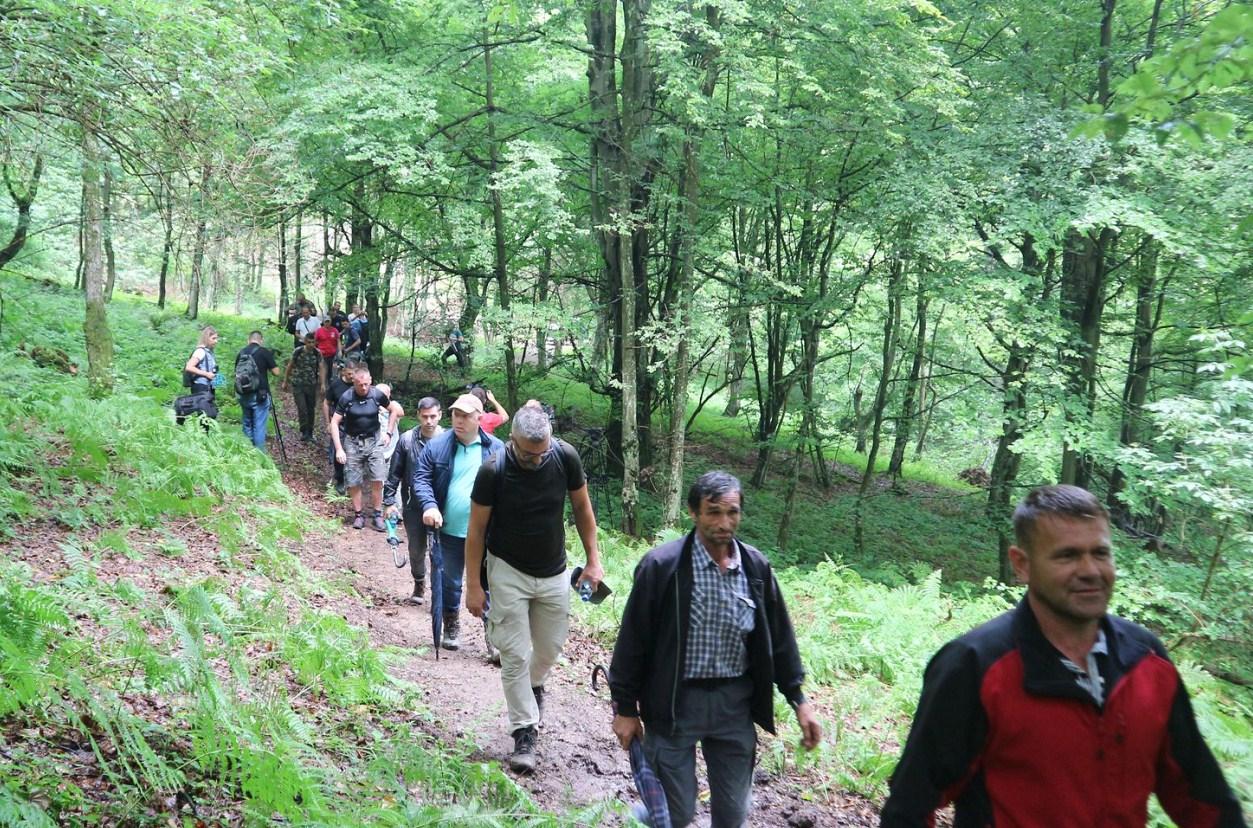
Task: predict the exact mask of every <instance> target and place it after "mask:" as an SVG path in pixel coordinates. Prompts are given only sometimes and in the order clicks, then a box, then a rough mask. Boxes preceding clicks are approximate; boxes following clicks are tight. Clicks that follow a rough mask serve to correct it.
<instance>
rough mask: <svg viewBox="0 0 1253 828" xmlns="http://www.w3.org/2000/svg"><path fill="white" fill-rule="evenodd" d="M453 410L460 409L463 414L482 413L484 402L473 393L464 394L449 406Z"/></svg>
mask: <svg viewBox="0 0 1253 828" xmlns="http://www.w3.org/2000/svg"><path fill="white" fill-rule="evenodd" d="M448 407H449V408H451V409H452V410H453V411H460V412H462V413H463V414H482V413H483V403H481V402H479V398H478V397H476V396H474V395H473V394H462V395H461V396H460V397H458V398H457V401H456V402H454V403H453V404H452V405H450V406H448Z"/></svg>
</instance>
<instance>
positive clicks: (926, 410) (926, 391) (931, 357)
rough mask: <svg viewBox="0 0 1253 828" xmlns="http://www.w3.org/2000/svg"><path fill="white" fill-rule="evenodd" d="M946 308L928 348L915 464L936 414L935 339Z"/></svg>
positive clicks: (920, 456) (936, 323) (941, 314)
mask: <svg viewBox="0 0 1253 828" xmlns="http://www.w3.org/2000/svg"><path fill="white" fill-rule="evenodd" d="M945 307H946V306H945V305H940V312H939V313H938V314H937V315H936V319H935V325H933V326H932V327H931V345H930V347H929V348H927V354H928V357H927V370H926V375H925V376H924V378H923V381H922V393H921V396H920V397H919V398H918V411H919V413H920V414H922V425H921V426H920V427H919V429H918V443H917V444H916V445H915V446H914V462H915V463H917V462H918V461H919V460H921V459H922V447H923V445H924V444H925V443H926V440H927V431H928V430H930V428H931V415H932V414H934V413H935V405H936V398H935V386H934V384H933V382H932V374H933V373H934V371H935V339H936V335H937V334H938V333H939V332H940V321H941V320H942V319H943V318H944V308H945Z"/></svg>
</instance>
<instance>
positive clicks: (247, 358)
mask: <svg viewBox="0 0 1253 828" xmlns="http://www.w3.org/2000/svg"><path fill="white" fill-rule="evenodd" d="M263 339H264V337H263V336H262V335H261V331H253V332H252V333H250V334H248V344H247V345H245V346H244V348H243V349H242V350H241V351H240V352H239V354H238V355H237V356H236V357H235V395H236V396H237V397H239V410H240V419H241V420H242V421H243V426H244V436H245V437H247V438H248V439H249V440H251V441H252V444H253V445H254V446H256V447H257V448H258V449H260V450H261V451H265V430H266V424H267V421H268V420H269V417H270V403H271V401H270V378H269V375H270V374H273V375H274V376H276V377H277V376H278V373H279V372H278V363H277V362H275V361H274V354H273V353H271V352H270V349H269V348H266V347H265V346H264V345H262V344H261V343H262V341H263Z"/></svg>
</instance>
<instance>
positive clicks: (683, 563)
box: [609, 532, 805, 733]
mask: <svg viewBox="0 0 1253 828" xmlns="http://www.w3.org/2000/svg"><path fill="white" fill-rule="evenodd" d="M692 543H693V534H692V533H691V532H689V533H688V534H687V536H686V537H683V538H678V539H676V540H673V541H670V542H669V543H663V544H662V545H661V546H658V547H657V548H655V549H653V550H652V551H650V552H649V553H648V554H647V555H645V556H644V558H643V559H642V560H641V561H640V562H639V565H638V566H636V568H635V583H634V585H633V586H632V587H631V594H630V596H629V597H628V598H627V603H626V609H625V610H624V611H623V613H622V628H621V629H620V630H619V631H618V641H617V643H616V644H615V645H614V648H613V661H612V662H610V667H609V689H610V692H611V693H612V695H613V700H614V704H615V705H616V708H617V712H618V714H619V715H622V716H639V717H641V718H642V719H643V720H644V724H645V726H647V727H661V728H663V729H664V730H665V731H666V732H671V731H672V730H673V728H674V718H675V710H676V708H677V706H678V697H679V687H680V685H681V684H682V681H683V659H684V656H685V654H686V648H687V635H688V629H689V627H690V621H691V608H692ZM735 543H736V544H737V546H738V548H739V553H740V562H741V566H743V567H744V574H745V576H747V578H748V586H749V589H750V590H751V591H752V594H753V600H754V601H755V602H756V604H757V624H756V626H755V627H754V629H753V632H752V634H751V635H750V636H749V639H748V642H747V644H748V665H749V667H748V671H749V675H751V676H752V679H753V698H752V705H751V707H752V714H753V721H754V722H756V723H757V724H758V725H760V726H761V727H762V728H763V729H764V730H766V731H768V732H770V733H774V698H773V690H772V689H771V685H775V686H777V687H778V688H779V691H780V692H781V693H783V695H784V697H785V698H787V700H788V702H789V703H790V704H792V705H793V706H796V705H798V704H800V703H801V702H803V701H804V700H805V696H804V694H803V693H802V692H801V684H802V682H803V681H804V679H805V670H804V668H803V667H802V666H801V657H800V652H799V650H798V649H797V647H796V634H795V633H794V632H793V630H792V621H791V619H790V618H788V614H787V606H786V605H785V604H784V602H783V593H782V592H780V591H779V582H778V581H776V580H775V577H774V573H773V572H772V571H771V569H770V562H769V561H767V560H766V558H765V556H764V555H762V554H761V552H759V551H758V550H757V549H755V548H753V547H751V546H749V545H748V544H745V543H743V542H741V541H740V540H739V539H738V538H737V539H736V541H735Z"/></svg>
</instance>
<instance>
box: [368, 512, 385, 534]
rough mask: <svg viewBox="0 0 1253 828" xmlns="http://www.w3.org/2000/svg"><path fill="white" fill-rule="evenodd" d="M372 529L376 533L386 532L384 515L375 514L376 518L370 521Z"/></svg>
mask: <svg viewBox="0 0 1253 828" xmlns="http://www.w3.org/2000/svg"><path fill="white" fill-rule="evenodd" d="M370 527H371V528H372V529H373V530H374V531H375V532H386V531H387V524H386V523H384V522H383V513H382V512H375V513H374V517H373V518H371V519H370Z"/></svg>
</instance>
